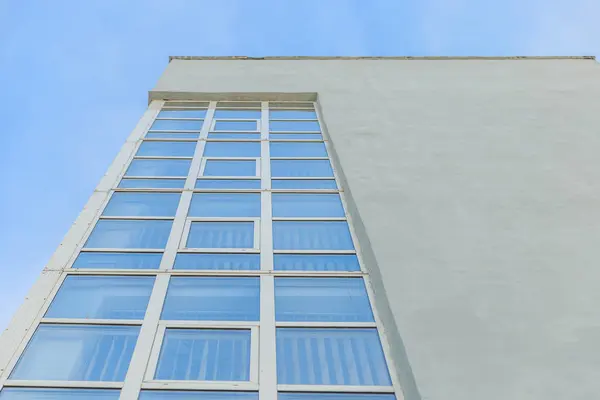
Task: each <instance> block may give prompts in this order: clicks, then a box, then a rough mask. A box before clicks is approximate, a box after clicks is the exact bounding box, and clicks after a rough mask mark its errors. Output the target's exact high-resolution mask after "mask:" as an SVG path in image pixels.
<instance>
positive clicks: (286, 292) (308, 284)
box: [275, 278, 373, 322]
mask: <svg viewBox="0 0 600 400" xmlns="http://www.w3.org/2000/svg"><path fill="white" fill-rule="evenodd" d="M275 319H276V320H277V321H311V322H372V321H373V313H372V312H371V306H370V305H369V297H368V296H367V289H366V288H365V283H364V281H363V279H362V278H275Z"/></svg>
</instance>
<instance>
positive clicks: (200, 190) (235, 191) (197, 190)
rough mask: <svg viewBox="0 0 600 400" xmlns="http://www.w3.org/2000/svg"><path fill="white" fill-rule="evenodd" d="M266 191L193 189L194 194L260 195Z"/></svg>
mask: <svg viewBox="0 0 600 400" xmlns="http://www.w3.org/2000/svg"><path fill="white" fill-rule="evenodd" d="M257 180H258V179H257ZM265 190H266V189H204V188H203V189H198V188H196V189H193V191H194V193H203V192H206V193H260V192H264V191H265Z"/></svg>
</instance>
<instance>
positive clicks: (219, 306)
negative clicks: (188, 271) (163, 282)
mask: <svg viewBox="0 0 600 400" xmlns="http://www.w3.org/2000/svg"><path fill="white" fill-rule="evenodd" d="M259 292H260V290H259V278H254V277H252V278H228V277H218V278H208V277H200V278H198V277H194V278H188V277H179V276H176V277H172V278H171V281H170V283H169V289H168V291H167V298H166V299H165V306H164V308H163V312H162V316H161V319H168V320H186V321H187V320H194V321H258V315H259V295H260V293H259Z"/></svg>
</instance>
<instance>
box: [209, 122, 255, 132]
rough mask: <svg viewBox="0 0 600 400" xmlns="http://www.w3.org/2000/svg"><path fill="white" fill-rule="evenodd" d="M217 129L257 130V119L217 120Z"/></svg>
mask: <svg viewBox="0 0 600 400" xmlns="http://www.w3.org/2000/svg"><path fill="white" fill-rule="evenodd" d="M214 130H215V131H256V130H258V124H257V122H256V121H223V120H220V121H219V120H216V121H215V129H214Z"/></svg>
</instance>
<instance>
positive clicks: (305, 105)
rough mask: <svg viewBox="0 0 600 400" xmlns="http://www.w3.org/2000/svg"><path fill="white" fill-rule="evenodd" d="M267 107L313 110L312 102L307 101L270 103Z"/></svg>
mask: <svg viewBox="0 0 600 400" xmlns="http://www.w3.org/2000/svg"><path fill="white" fill-rule="evenodd" d="M269 107H270V108H271V109H274V108H284V109H285V108H307V109H309V110H312V109H313V108H314V104H313V102H308V101H271V102H269Z"/></svg>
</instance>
